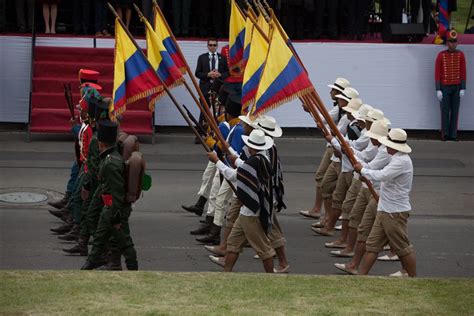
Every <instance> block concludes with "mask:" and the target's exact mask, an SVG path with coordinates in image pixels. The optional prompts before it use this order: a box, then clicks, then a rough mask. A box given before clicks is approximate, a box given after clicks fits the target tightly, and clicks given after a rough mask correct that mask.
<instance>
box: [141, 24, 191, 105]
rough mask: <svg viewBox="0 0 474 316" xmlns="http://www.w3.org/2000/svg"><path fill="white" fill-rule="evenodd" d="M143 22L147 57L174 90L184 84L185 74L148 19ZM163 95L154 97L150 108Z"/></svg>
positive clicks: (165, 83)
mask: <svg viewBox="0 0 474 316" xmlns="http://www.w3.org/2000/svg"><path fill="white" fill-rule="evenodd" d="M143 22H144V23H145V27H146V44H147V55H148V56H147V57H148V60H149V61H150V64H151V65H152V66H153V68H154V69H155V70H156V72H157V73H158V76H159V77H160V79H161V81H162V82H163V83H164V85H165V86H166V87H168V88H173V87H176V86H178V85H180V84H182V83H183V74H182V73H181V72H180V71H179V69H178V68H177V67H176V65H175V64H174V62H173V59H171V56H170V55H169V54H168V52H167V51H166V48H165V46H164V45H163V42H162V41H161V40H160V38H159V37H158V35H157V34H156V33H155V31H154V30H153V28H152V27H151V25H150V23H148V21H147V20H146V19H143ZM163 93H164V91H162V92H161V93H160V94H159V95H157V96H154V97H153V99H152V100H151V103H150V106H154V104H155V102H156V100H157V99H158V98H159V97H161V96H162V95H163Z"/></svg>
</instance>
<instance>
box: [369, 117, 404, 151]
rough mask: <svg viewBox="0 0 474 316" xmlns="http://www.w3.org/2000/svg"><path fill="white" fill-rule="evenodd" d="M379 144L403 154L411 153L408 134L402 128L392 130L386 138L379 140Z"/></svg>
mask: <svg viewBox="0 0 474 316" xmlns="http://www.w3.org/2000/svg"><path fill="white" fill-rule="evenodd" d="M374 124H375V123H374ZM379 142H381V143H382V144H384V145H385V146H387V147H390V148H393V149H395V150H398V151H400V152H402V153H406V154H409V153H411V148H410V146H408V145H407V133H406V132H405V131H404V130H402V129H401V128H392V129H391V130H390V132H388V135H387V136H386V137H382V138H379Z"/></svg>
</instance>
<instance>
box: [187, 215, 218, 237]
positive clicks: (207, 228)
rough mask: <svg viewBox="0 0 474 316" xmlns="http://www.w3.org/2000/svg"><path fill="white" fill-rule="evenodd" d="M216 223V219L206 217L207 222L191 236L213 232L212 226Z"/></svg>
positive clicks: (192, 232) (191, 232)
mask: <svg viewBox="0 0 474 316" xmlns="http://www.w3.org/2000/svg"><path fill="white" fill-rule="evenodd" d="M213 221H214V217H212V216H206V222H205V223H203V224H201V226H199V228H198V229H195V230H192V231H190V232H189V233H190V234H191V235H207V234H209V233H210V232H211V225H212V222H213Z"/></svg>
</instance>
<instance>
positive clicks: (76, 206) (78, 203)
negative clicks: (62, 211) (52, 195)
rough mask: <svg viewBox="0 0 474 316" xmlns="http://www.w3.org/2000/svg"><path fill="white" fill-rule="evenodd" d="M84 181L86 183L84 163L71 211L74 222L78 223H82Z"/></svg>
mask: <svg viewBox="0 0 474 316" xmlns="http://www.w3.org/2000/svg"><path fill="white" fill-rule="evenodd" d="M83 183H84V165H82V167H81V170H80V171H79V176H78V178H77V184H76V187H75V188H74V192H73V194H72V203H71V211H72V215H73V217H74V224H77V225H80V224H81V208H82V196H81V192H82V185H83Z"/></svg>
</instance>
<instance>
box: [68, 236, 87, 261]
mask: <svg viewBox="0 0 474 316" xmlns="http://www.w3.org/2000/svg"><path fill="white" fill-rule="evenodd" d="M88 243H89V235H81V236H80V237H79V241H78V242H77V245H75V246H74V247H72V248H69V249H63V251H64V252H66V253H69V254H78V255H79V256H87V254H88V248H87V244H88Z"/></svg>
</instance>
